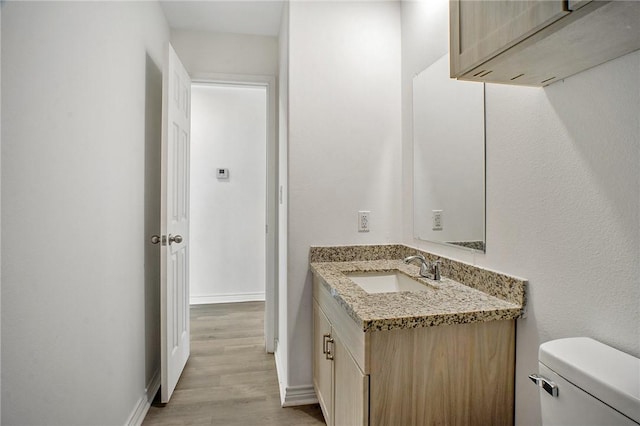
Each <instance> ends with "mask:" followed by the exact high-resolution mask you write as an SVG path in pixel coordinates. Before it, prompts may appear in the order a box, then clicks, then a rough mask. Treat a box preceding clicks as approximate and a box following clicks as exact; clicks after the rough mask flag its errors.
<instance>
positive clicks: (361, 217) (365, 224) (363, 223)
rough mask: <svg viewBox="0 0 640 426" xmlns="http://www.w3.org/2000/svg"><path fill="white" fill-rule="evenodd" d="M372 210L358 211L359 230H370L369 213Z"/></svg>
mask: <svg viewBox="0 0 640 426" xmlns="http://www.w3.org/2000/svg"><path fill="white" fill-rule="evenodd" d="M370 213H371V212H370V211H359V212H358V232H369V214H370Z"/></svg>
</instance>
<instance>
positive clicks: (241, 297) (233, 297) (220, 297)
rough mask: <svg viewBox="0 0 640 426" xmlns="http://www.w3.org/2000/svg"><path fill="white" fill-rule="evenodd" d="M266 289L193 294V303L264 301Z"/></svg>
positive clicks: (190, 301) (191, 299) (191, 301)
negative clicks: (245, 291) (246, 291)
mask: <svg viewBox="0 0 640 426" xmlns="http://www.w3.org/2000/svg"><path fill="white" fill-rule="evenodd" d="M264 300H265V296H264V291H263V292H261V293H235V294H233V293H232V294H210V295H205V296H191V297H190V298H189V303H191V304H192V305H208V304H213V303H234V302H255V301H264Z"/></svg>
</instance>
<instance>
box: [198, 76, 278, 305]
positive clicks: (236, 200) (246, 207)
mask: <svg viewBox="0 0 640 426" xmlns="http://www.w3.org/2000/svg"><path fill="white" fill-rule="evenodd" d="M266 107H267V90H266V87H264V86H245V87H241V86H232V85H214V84H197V85H196V84H194V85H193V87H192V89H191V193H190V197H191V210H190V211H191V224H190V236H191V245H190V250H191V258H190V269H189V273H190V289H191V290H190V291H191V303H221V302H237V301H247V300H264V296H265V219H266V216H265V212H266V162H267V161H266V143H267V111H266ZM218 168H227V169H229V178H228V179H218V178H217V173H216V171H217V169H218Z"/></svg>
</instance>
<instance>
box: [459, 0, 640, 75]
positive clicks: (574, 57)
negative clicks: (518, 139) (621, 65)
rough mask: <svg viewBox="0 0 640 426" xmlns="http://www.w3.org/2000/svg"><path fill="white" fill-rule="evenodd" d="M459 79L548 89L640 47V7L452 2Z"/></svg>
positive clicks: (587, 2) (562, 1)
mask: <svg viewBox="0 0 640 426" xmlns="http://www.w3.org/2000/svg"><path fill="white" fill-rule="evenodd" d="M449 5H450V9H449V18H450V43H451V45H450V57H451V77H453V78H458V79H461V80H472V81H484V82H490V83H507V84H517V85H525V86H546V85H548V84H551V83H553V82H555V81H558V80H561V79H563V78H565V77H568V76H570V75H573V74H576V73H578V72H580V71H583V70H586V69H588V68H591V67H593V66H596V65H599V64H601V63H603V62H606V61H608V60H611V59H614V58H617V57H619V56H622V55H625V54H627V53H629V52H632V51H634V50H637V49H640V2H639V1H633V0H631V1H619V0H616V1H601V0H571V1H567V0H527V1H520V0H516V1H513V0H512V1H509V0H499V1H496V0H451V1H450V3H449Z"/></svg>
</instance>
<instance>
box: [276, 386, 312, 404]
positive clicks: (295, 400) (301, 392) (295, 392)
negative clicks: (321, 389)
mask: <svg viewBox="0 0 640 426" xmlns="http://www.w3.org/2000/svg"><path fill="white" fill-rule="evenodd" d="M281 399H282V406H283V407H293V406H296V405H309V404H317V403H318V397H317V396H316V391H315V390H314V389H313V385H304V386H287V387H286V388H285V389H284V398H281Z"/></svg>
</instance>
